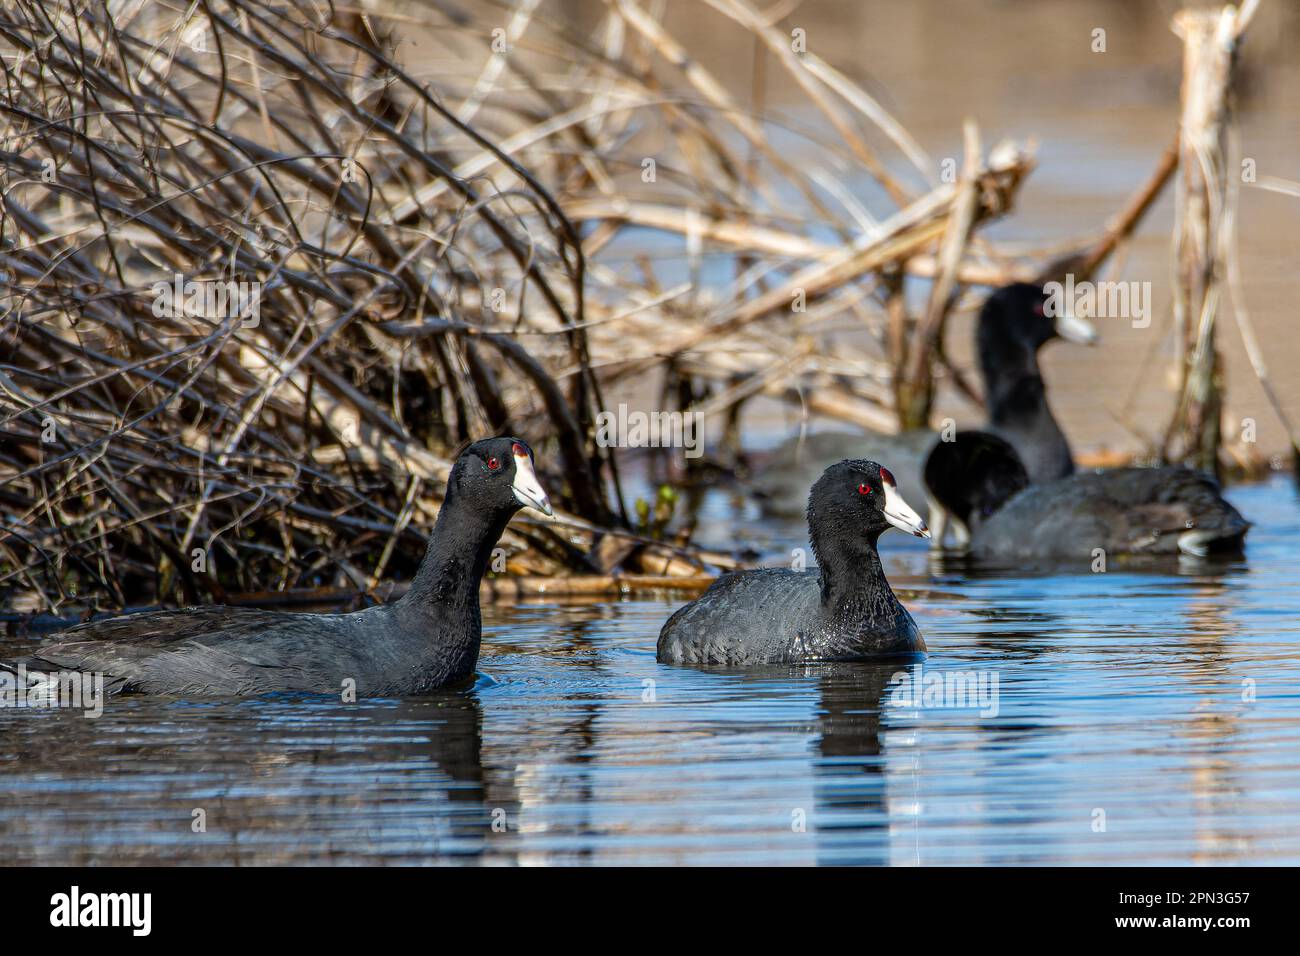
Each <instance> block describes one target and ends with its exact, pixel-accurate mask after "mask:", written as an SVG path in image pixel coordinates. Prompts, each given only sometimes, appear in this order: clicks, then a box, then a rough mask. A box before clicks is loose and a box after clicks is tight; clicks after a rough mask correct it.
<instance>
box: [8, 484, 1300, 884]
mask: <svg viewBox="0 0 1300 956" xmlns="http://www.w3.org/2000/svg"><path fill="white" fill-rule="evenodd" d="M1229 497H1230V498H1231V499H1232V501H1233V502H1234V504H1236V505H1237V507H1238V508H1239V509H1240V510H1241V511H1242V512H1243V513H1244V514H1245V515H1246V516H1247V517H1248V518H1250V519H1252V520H1253V521H1254V522H1255V523H1256V526H1255V528H1254V529H1253V530H1252V532H1251V535H1250V537H1249V539H1248V545H1247V556H1246V560H1245V561H1243V562H1238V563H1236V564H1234V565H1230V566H1217V567H1215V568H1213V569H1212V570H1209V571H1207V570H1206V569H1204V568H1201V567H1198V566H1195V565H1189V564H1184V565H1178V564H1172V565H1169V566H1167V567H1166V568H1165V569H1164V570H1162V571H1159V572H1150V573H1140V574H1139V573H1124V572H1119V571H1112V572H1110V573H1107V574H1101V575H1093V574H1079V575H1064V574H1061V575H1040V576H1035V577H1028V578H1026V577H978V576H970V575H968V574H967V573H965V572H964V571H962V570H961V569H960V568H942V567H932V566H931V565H930V561H929V558H928V556H927V554H926V552H925V551H924V549H923V548H921V547H919V546H917V545H918V544H919V543H915V544H914V543H913V542H912V541H911V540H910V539H907V538H905V536H903V535H901V534H897V535H888V536H886V537H885V538H884V539H882V549H883V550H884V551H885V553H886V566H887V568H888V570H889V573H890V578H891V580H892V581H893V582H894V585H895V588H896V589H897V590H899V592H900V593H901V594H902V595H903V596H904V599H905V601H906V603H907V604H908V605H909V607H910V608H911V609H912V612H913V614H914V616H915V617H916V619H917V622H918V624H919V625H920V626H921V628H922V630H923V631H924V633H925V635H926V639H927V641H928V642H929V646H930V656H929V658H928V659H927V660H926V662H925V663H924V665H923V666H924V671H923V672H922V675H923V676H924V675H931V676H933V675H941V676H948V677H954V676H956V675H959V674H964V675H970V676H971V677H972V679H973V680H977V681H980V680H982V681H983V682H984V683H983V686H984V687H985V688H986V689H991V688H993V687H994V686H995V687H996V694H995V695H994V696H991V697H990V698H986V701H987V700H991V701H992V702H993V704H994V706H991V707H990V706H985V707H983V708H982V709H981V708H980V707H978V706H965V707H961V708H947V707H941V706H934V704H942V703H952V702H953V701H951V700H949V701H946V702H945V701H943V700H937V701H930V702H928V703H927V702H926V701H925V700H924V699H923V700H922V701H921V702H920V704H921V705H920V706H915V705H914V702H912V701H901V700H900V696H901V694H900V685H899V684H897V683H891V682H892V681H895V680H896V678H897V675H898V674H899V671H900V665H897V664H890V665H874V666H872V665H840V666H837V667H834V668H801V669H796V670H793V671H792V670H790V669H779V670H775V671H766V672H761V673H717V672H704V671H696V670H691V669H683V668H674V667H667V666H663V665H660V664H658V663H656V662H655V659H654V643H655V637H656V636H657V634H658V630H659V627H660V625H661V623H662V622H663V620H664V618H665V617H666V616H667V615H668V613H669V612H670V611H671V610H672V608H673V607H675V606H676V605H677V604H678V603H680V601H681V600H682V598H680V597H678V598H675V599H673V598H669V597H667V596H665V597H662V598H657V599H638V600H624V601H612V602H601V603H584V604H575V603H567V604H566V603H530V604H523V605H515V606H507V605H497V606H493V607H488V608H485V612H484V618H485V642H484V648H483V655H482V659H481V670H482V672H483V677H482V678H481V679H480V681H479V682H478V685H477V686H476V687H474V688H473V689H470V690H464V691H459V692H455V693H448V694H445V695H442V696H439V697H436V698H429V699H423V700H412V701H379V702H363V703H359V704H352V705H347V704H341V703H337V702H334V701H321V700H315V699H309V700H296V699H282V700H272V701H265V700H258V701H244V702H239V703H218V704H202V705H200V704H187V703H178V702H168V701H157V700H150V699H145V698H134V699H129V700H122V701H118V702H115V703H112V704H111V705H110V706H109V708H108V709H107V711H106V712H105V714H104V715H103V716H102V717H101V718H99V719H97V720H87V719H84V718H82V717H81V716H79V715H77V714H74V713H68V712H55V711H21V712H19V711H0V741H3V744H0V795H2V799H0V841H3V845H4V846H5V848H6V859H7V861H8V862H10V863H22V862H32V861H42V862H56V861H57V862H68V863H131V862H178V861H187V862H223V863H232V862H239V863H253V862H261V863H330V862H337V863H356V862H421V863H423V862H457V861H462V862H474V861H480V862H507V863H520V864H534V863H659V864H703V863H781V864H810V863H861V864H891V865H917V864H922V865H926V864H982V863H989V864H1005V863H1047V864H1067V863H1075V864H1097V863H1101V864H1106V863H1137V864H1148V863H1149V864H1223V863H1291V864H1294V863H1297V862H1300V623H1298V622H1300V588H1298V587H1297V585H1300V574H1298V573H1297V569H1296V563H1295V560H1294V556H1295V553H1296V552H1295V545H1294V542H1295V540H1296V536H1297V533H1300V501H1298V500H1297V496H1296V492H1295V490H1294V488H1293V487H1292V486H1291V485H1290V484H1289V483H1287V482H1285V481H1283V480H1281V479H1277V480H1275V481H1273V482H1271V483H1268V484H1260V485H1249V486H1241V487H1238V488H1235V489H1233V490H1232V491H1231V492H1230V494H1229ZM700 534H701V535H703V536H704V537H706V538H709V537H712V538H713V540H714V541H715V542H716V543H719V544H723V543H730V544H733V545H734V544H735V543H736V542H737V541H743V542H745V543H749V544H753V545H755V546H758V547H760V548H762V549H763V550H764V551H765V552H766V553H768V554H769V556H770V557H771V558H773V560H775V561H779V560H783V559H784V558H785V556H786V555H787V554H788V553H789V549H791V548H795V547H799V546H801V545H803V544H804V542H803V541H802V530H801V529H800V528H798V527H797V526H787V525H770V524H764V523H762V522H759V521H756V520H755V518H754V515H753V513H752V511H751V510H750V507H749V506H748V505H745V504H743V503H740V502H736V501H734V500H733V499H731V498H729V497H728V496H727V495H725V494H722V493H717V492H715V493H712V494H711V496H710V499H709V501H708V502H707V503H706V507H705V513H704V520H703V521H702V523H701V528H700ZM15 644H18V645H21V642H19V641H15V640H13V639H9V640H8V641H7V642H3V641H0V645H3V646H0V650H3V651H12V650H14V649H15ZM994 678H996V685H994V684H993V680H994ZM958 703H961V702H960V701H958ZM965 703H967V704H973V703H976V702H975V701H973V700H969V699H968V700H967V701H965ZM196 811H201V813H198V814H197V815H196ZM196 819H198V820H200V821H201V822H202V823H203V824H204V827H205V831H204V832H194V831H195V827H196V825H197V824H196V822H195V821H196Z"/></svg>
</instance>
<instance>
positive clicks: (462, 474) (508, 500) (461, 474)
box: [447, 436, 553, 515]
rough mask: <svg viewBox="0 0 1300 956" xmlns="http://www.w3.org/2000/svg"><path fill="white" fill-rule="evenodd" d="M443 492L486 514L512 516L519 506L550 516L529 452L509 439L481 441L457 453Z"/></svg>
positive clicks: (549, 506)
mask: <svg viewBox="0 0 1300 956" xmlns="http://www.w3.org/2000/svg"><path fill="white" fill-rule="evenodd" d="M447 493H448V497H452V496H454V497H455V498H456V499H457V500H458V501H464V502H466V503H467V504H472V505H473V506H474V507H475V508H476V509H478V510H480V511H483V512H488V513H507V514H513V513H514V512H516V511H518V510H519V509H520V508H523V507H529V508H536V509H537V510H538V511H540V512H542V513H543V514H547V515H549V514H552V513H553V512H552V511H551V500H550V499H549V498H548V497H546V492H545V491H543V490H542V486H541V484H540V483H539V482H538V480H537V472H536V471H534V470H533V450H532V449H531V448H529V447H528V445H527V444H526V443H525V442H523V441H522V440H521V439H518V438H511V437H509V436H504V437H501V438H485V439H483V440H482V441H476V442H474V444H472V445H470V446H469V447H468V448H466V449H465V450H464V451H463V452H461V453H460V457H459V458H457V459H456V464H455V465H453V466H452V469H451V477H450V478H449V479H448V481H447Z"/></svg>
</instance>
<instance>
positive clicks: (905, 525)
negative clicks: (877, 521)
mask: <svg viewBox="0 0 1300 956" xmlns="http://www.w3.org/2000/svg"><path fill="white" fill-rule="evenodd" d="M882 471H883V469H882ZM887 474H888V472H885V473H884V474H882V475H881V482H880V483H881V484H882V485H884V487H885V507H884V515H885V520H886V521H888V522H889V523H890V524H892V525H893V526H894V527H895V528H897V529H898V530H899V531H906V532H907V533H908V534H914V535H916V536H917V537H918V538H928V537H930V529H929V528H927V527H926V526H925V522H924V521H922V520H921V516H920V515H919V514H917V513H916V512H915V511H913V510H912V506H911V505H909V504H908V503H907V502H906V501H904V500H903V496H902V495H900V494H899V493H898V487H897V486H896V485H895V484H894V483H893V482H892V481H890V480H889V479H888V478H886V477H885V475H887ZM891 477H892V476H891Z"/></svg>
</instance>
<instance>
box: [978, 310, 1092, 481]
mask: <svg viewBox="0 0 1300 956" xmlns="http://www.w3.org/2000/svg"><path fill="white" fill-rule="evenodd" d="M979 353H980V371H981V372H982V374H983V377H984V403H985V405H986V407H987V410H988V424H989V427H990V429H991V430H992V431H994V432H995V433H997V434H999V435H1002V436H1003V437H1004V438H1006V439H1007V440H1008V441H1009V442H1011V445H1012V447H1014V448H1015V450H1016V452H1017V454H1019V455H1020V457H1021V459H1022V460H1023V461H1024V464H1025V468H1026V470H1027V471H1028V472H1029V477H1030V479H1031V480H1033V481H1045V480H1048V479H1051V478H1059V477H1063V476H1064V475H1067V474H1069V473H1070V472H1072V471H1073V470H1074V457H1073V454H1072V453H1071V451H1070V445H1069V442H1067V441H1066V439H1065V433H1064V432H1062V431H1061V426H1060V425H1059V424H1057V421H1056V417H1055V416H1054V415H1053V414H1052V409H1051V407H1050V406H1049V405H1048V404H1047V390H1046V388H1045V387H1044V385H1043V376H1042V373H1041V372H1040V371H1039V368H1038V353H1037V351H1036V350H1035V349H1033V348H1030V347H1028V346H1026V345H1024V344H1022V343H1020V342H1017V341H1014V340H1011V339H1008V338H1005V337H1004V336H1003V335H1002V334H1001V333H1000V331H999V330H996V329H985V328H981V330H980V341H979Z"/></svg>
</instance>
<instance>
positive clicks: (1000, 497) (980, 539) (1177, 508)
mask: <svg viewBox="0 0 1300 956" xmlns="http://www.w3.org/2000/svg"><path fill="white" fill-rule="evenodd" d="M925 480H926V484H927V487H928V489H929V492H930V494H931V496H932V497H933V499H934V500H935V501H936V502H937V503H938V506H939V507H941V508H943V509H944V510H945V511H946V512H948V513H949V514H951V516H952V518H953V519H954V520H955V522H956V523H958V524H959V525H961V526H963V527H964V529H965V534H964V537H965V538H966V539H967V551H968V553H969V554H970V555H971V556H972V557H975V558H978V559H984V560H990V561H998V562H1001V563H1006V564H1024V563H1041V562H1044V561H1072V560H1076V559H1083V560H1088V561H1092V560H1095V559H1096V558H1098V557H1100V556H1101V554H1099V553H1098V549H1100V552H1103V553H1104V555H1105V557H1106V558H1107V559H1108V560H1109V559H1110V558H1125V557H1143V556H1145V557H1152V556H1160V555H1175V554H1179V553H1182V554H1187V555H1192V556H1204V555H1207V554H1210V553H1212V552H1230V551H1236V550H1239V549H1240V548H1241V544H1242V541H1243V539H1244V538H1245V535H1246V532H1247V531H1248V530H1249V528H1250V523H1249V522H1248V521H1246V519H1245V518H1243V517H1242V516H1241V513H1240V512H1239V511H1237V509H1236V508H1234V507H1233V506H1232V505H1231V504H1230V503H1229V502H1228V501H1226V500H1225V499H1224V497H1223V495H1222V493H1221V492H1220V489H1219V485H1218V482H1216V481H1215V480H1214V479H1213V478H1211V477H1209V476H1208V475H1203V474H1201V473H1199V472H1195V471H1192V470H1191V469H1189V468H1184V467H1181V466H1165V467H1161V468H1111V469H1106V470H1102V471H1088V472H1081V473H1077V474H1073V475H1070V476H1068V477H1065V478H1058V479H1056V480H1055V481H1048V482H1041V483H1038V484H1030V482H1029V479H1028V476H1027V474H1026V472H1025V468H1024V466H1023V464H1022V463H1021V462H1020V460H1019V458H1018V457H1017V455H1016V452H1015V449H1013V448H1012V447H1011V446H1010V445H1009V444H1008V443H1007V442H1005V441H1003V440H1002V439H1000V438H998V437H997V436H995V435H990V434H988V433H985V432H979V431H970V432H960V433H958V434H957V435H956V436H955V439H954V441H952V442H944V443H942V444H940V445H938V446H936V447H935V449H934V452H933V453H932V454H931V456H930V460H929V461H928V462H927V463H926V469H925Z"/></svg>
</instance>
